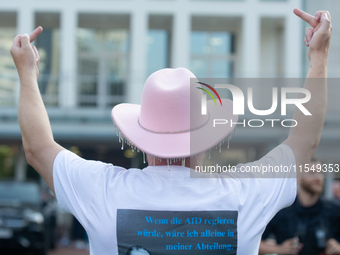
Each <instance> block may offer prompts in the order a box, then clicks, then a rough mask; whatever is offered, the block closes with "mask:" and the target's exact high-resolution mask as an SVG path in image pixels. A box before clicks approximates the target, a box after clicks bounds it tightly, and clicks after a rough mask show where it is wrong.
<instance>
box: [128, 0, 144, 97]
mask: <svg viewBox="0 0 340 255" xmlns="http://www.w3.org/2000/svg"><path fill="white" fill-rule="evenodd" d="M136 4H138V5H139V7H140V8H135V9H134V11H133V12H132V14H131V27H130V31H131V39H130V42H131V51H130V72H129V76H130V77H129V79H128V88H127V102H128V103H140V100H141V95H142V91H143V86H144V82H145V79H146V71H147V68H146V64H147V61H146V53H147V33H148V16H147V13H146V12H145V10H144V5H143V1H139V2H138V1H137V3H136Z"/></svg>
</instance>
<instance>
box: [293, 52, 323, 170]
mask: <svg viewBox="0 0 340 255" xmlns="http://www.w3.org/2000/svg"><path fill="white" fill-rule="evenodd" d="M326 78H327V57H326V56H325V55H319V56H315V57H314V58H313V59H312V60H311V62H310V67H309V71H308V75H307V79H306V82H305V85H304V88H305V89H307V90H308V91H309V92H310V93H311V99H310V101H308V102H307V103H305V104H304V106H305V108H306V109H307V110H308V111H309V112H310V113H311V114H312V115H311V116H306V115H304V114H303V113H302V112H301V111H300V110H299V109H296V110H295V112H294V117H293V118H294V119H295V120H296V121H297V122H298V125H297V126H296V127H295V128H291V130H290V136H291V137H293V138H296V139H299V141H301V143H303V144H304V145H305V146H304V148H306V150H307V149H310V152H309V155H308V156H307V158H306V159H305V160H304V161H306V162H300V163H302V164H303V163H308V161H309V159H310V158H311V157H312V156H313V155H314V153H315V150H316V148H317V146H318V144H319V142H320V138H321V133H322V128H323V124H324V120H325V116H326V112H327V80H326Z"/></svg>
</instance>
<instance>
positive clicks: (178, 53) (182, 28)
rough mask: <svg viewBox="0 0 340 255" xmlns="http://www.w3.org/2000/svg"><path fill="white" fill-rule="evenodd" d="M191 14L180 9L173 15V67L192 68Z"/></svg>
mask: <svg viewBox="0 0 340 255" xmlns="http://www.w3.org/2000/svg"><path fill="white" fill-rule="evenodd" d="M190 35H191V15H190V14H189V13H188V12H187V11H186V10H185V9H178V10H177V12H176V13H175V15H174V17H173V37H172V50H171V52H172V61H171V66H172V67H173V68H177V67H185V68H190Z"/></svg>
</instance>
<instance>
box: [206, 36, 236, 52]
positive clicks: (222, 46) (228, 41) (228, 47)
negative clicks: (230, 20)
mask: <svg viewBox="0 0 340 255" xmlns="http://www.w3.org/2000/svg"><path fill="white" fill-rule="evenodd" d="M209 43H210V46H211V48H212V53H214V54H229V53H231V52H232V35H231V34H230V33H227V32H213V33H211V37H210V38H209Z"/></svg>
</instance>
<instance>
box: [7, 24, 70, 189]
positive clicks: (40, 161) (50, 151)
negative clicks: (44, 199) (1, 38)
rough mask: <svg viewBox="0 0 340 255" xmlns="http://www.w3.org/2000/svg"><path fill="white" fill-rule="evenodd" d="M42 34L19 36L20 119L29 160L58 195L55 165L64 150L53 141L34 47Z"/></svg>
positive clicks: (16, 51) (15, 53) (16, 42)
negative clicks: (54, 179) (54, 174)
mask: <svg viewBox="0 0 340 255" xmlns="http://www.w3.org/2000/svg"><path fill="white" fill-rule="evenodd" d="M41 32H42V28H41V27H38V28H37V29H36V30H34V31H33V32H32V33H31V34H30V35H27V34H24V35H17V36H16V37H15V38H14V42H13V45H12V48H11V54H12V57H13V60H14V63H15V65H16V67H17V70H18V73H19V77H20V83H21V86H20V100H19V112H18V117H19V125H20V129H21V133H22V142H23V146H24V150H25V155H26V159H27V162H28V163H29V164H30V165H31V166H32V167H33V168H34V169H35V170H36V171H37V172H38V173H39V174H40V175H41V176H42V177H43V178H44V180H45V182H46V183H47V185H48V186H49V188H50V189H51V190H52V191H53V192H54V185H53V162H54V159H55V157H56V155H57V154H58V153H59V152H60V151H61V150H63V148H62V147H61V146H60V145H58V144H57V143H56V142H55V141H54V139H53V135H52V130H51V125H50V122H49V119H48V115H47V112H46V109H45V106H44V103H43V101H42V98H41V95H40V92H39V87H38V83H37V78H38V75H39V70H38V67H37V66H38V63H39V54H38V51H37V49H36V48H35V47H32V46H31V44H30V43H31V42H32V41H34V40H35V39H36V38H37V37H38V36H39V35H40V33H41Z"/></svg>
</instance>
